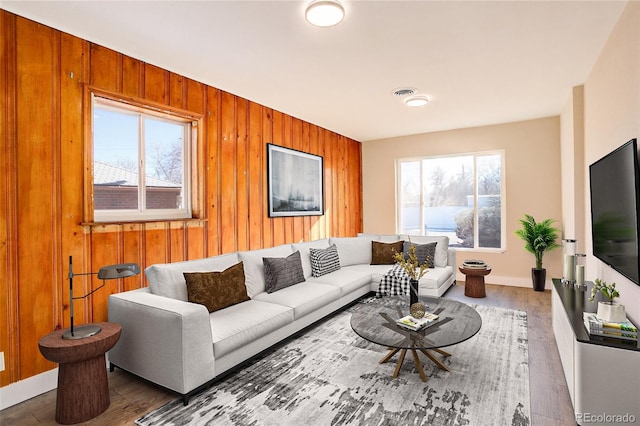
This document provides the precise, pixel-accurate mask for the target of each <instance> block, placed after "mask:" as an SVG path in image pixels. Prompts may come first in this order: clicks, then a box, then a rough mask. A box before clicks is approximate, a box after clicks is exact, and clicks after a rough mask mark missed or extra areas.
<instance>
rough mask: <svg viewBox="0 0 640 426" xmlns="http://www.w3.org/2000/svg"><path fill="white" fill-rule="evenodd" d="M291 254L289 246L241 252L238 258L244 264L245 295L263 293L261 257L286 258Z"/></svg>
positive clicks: (262, 264) (291, 250)
mask: <svg viewBox="0 0 640 426" xmlns="http://www.w3.org/2000/svg"><path fill="white" fill-rule="evenodd" d="M291 253H293V249H292V248H291V244H284V245H281V246H276V247H271V248H267V249H260V250H251V251H241V252H238V257H239V258H240V260H242V262H243V263H244V282H245V284H246V285H247V294H248V295H249V297H251V298H252V299H253V296H255V295H256V294H260V293H262V292H264V291H265V285H266V284H265V280H264V263H263V262H262V258H263V257H286V256H289V255H290V254H291Z"/></svg>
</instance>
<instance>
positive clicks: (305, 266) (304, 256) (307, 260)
mask: <svg viewBox="0 0 640 426" xmlns="http://www.w3.org/2000/svg"><path fill="white" fill-rule="evenodd" d="M291 246H292V247H293V250H298V251H299V252H300V259H301V261H302V270H303V271H304V277H305V278H309V277H310V276H311V257H310V255H309V249H312V248H314V249H325V248H327V247H329V239H328V238H323V239H320V240H315V241H306V242H303V243H297V244H292V245H291Z"/></svg>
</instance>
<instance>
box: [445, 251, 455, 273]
mask: <svg viewBox="0 0 640 426" xmlns="http://www.w3.org/2000/svg"><path fill="white" fill-rule="evenodd" d="M447 265H449V266H451V267H452V268H453V276H454V277H455V276H456V270H457V269H458V265H456V251H455V250H454V249H448V250H447Z"/></svg>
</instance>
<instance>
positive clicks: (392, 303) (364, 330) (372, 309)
mask: <svg viewBox="0 0 640 426" xmlns="http://www.w3.org/2000/svg"><path fill="white" fill-rule="evenodd" d="M420 301H421V302H422V303H424V304H425V305H426V307H427V311H428V312H431V313H435V314H437V315H438V316H439V318H438V319H437V320H436V321H434V322H433V323H431V324H429V326H427V328H425V329H422V330H420V331H411V330H407V329H405V328H402V327H400V326H398V325H396V320H397V319H399V318H402V317H403V316H405V315H408V314H409V296H394V297H382V298H379V299H376V300H374V301H372V302H370V303H368V304H363V305H362V306H361V307H360V309H359V310H357V311H356V312H354V313H353V314H352V315H351V328H353V331H355V332H356V334H358V335H359V336H360V337H362V338H363V339H365V340H368V341H370V342H372V343H375V344H378V345H382V346H386V347H387V348H389V353H388V354H387V355H385V357H384V358H382V359H381V360H380V364H383V363H385V362H387V361H389V360H390V359H391V358H392V357H393V356H394V355H395V354H397V353H398V352H400V356H399V358H398V361H397V363H396V369H395V371H394V373H393V378H394V379H395V378H397V377H398V374H399V373H400V368H401V367H402V363H403V362H404V358H405V356H406V354H407V351H411V353H412V354H413V360H414V361H415V364H416V369H417V370H418V373H420V378H421V379H422V381H423V382H426V381H427V376H426V375H425V373H424V369H423V368H422V362H421V361H420V357H419V356H418V352H421V353H423V354H424V355H426V357H427V358H429V359H430V360H431V361H432V362H433V363H435V364H436V365H437V366H438V367H439V368H441V369H442V370H446V371H449V368H447V366H446V365H444V364H443V363H442V361H441V360H440V359H438V358H437V356H436V355H435V354H434V352H435V353H437V354H440V355H442V356H443V357H445V358H446V357H449V356H451V354H449V353H447V352H445V351H444V350H442V348H444V347H447V346H452V345H456V344H458V343H462V342H464V341H465V340H467V339H470V338H471V337H473V336H475V335H476V333H477V332H478V331H480V327H481V326H482V319H481V318H480V315H479V314H478V312H477V311H476V310H475V309H473V308H472V307H470V306H469V305H466V304H464V303H461V302H458V301H455V300H450V299H443V298H433V297H423V296H421V297H420Z"/></svg>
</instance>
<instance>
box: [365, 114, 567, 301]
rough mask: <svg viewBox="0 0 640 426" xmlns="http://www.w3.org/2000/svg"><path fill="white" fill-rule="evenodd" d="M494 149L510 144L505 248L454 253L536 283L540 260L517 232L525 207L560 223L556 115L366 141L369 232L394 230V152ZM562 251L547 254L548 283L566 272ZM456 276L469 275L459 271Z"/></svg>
mask: <svg viewBox="0 0 640 426" xmlns="http://www.w3.org/2000/svg"><path fill="white" fill-rule="evenodd" d="M492 150H504V152H505V179H506V218H505V221H506V247H505V250H504V251H502V252H495V251H473V250H460V251H459V252H458V256H457V260H458V263H459V264H461V263H462V261H463V260H464V259H468V258H480V259H484V260H486V261H487V263H488V264H489V265H490V266H491V268H492V271H491V274H490V275H488V276H487V277H486V278H485V280H486V282H488V283H492V284H505V285H516V286H526V287H531V268H532V267H534V266H535V260H534V257H533V255H532V254H530V253H529V252H527V251H525V249H524V243H523V242H522V241H521V240H520V239H518V238H517V237H516V236H515V235H514V232H515V230H516V229H518V228H519V227H520V224H519V222H518V219H520V218H522V217H523V215H524V213H528V214H531V215H532V216H534V217H535V218H536V219H538V220H542V219H547V218H552V219H554V220H556V221H557V222H556V226H558V227H560V226H561V219H562V207H561V205H562V200H561V185H560V181H561V178H560V119H559V117H548V118H541V119H538V120H529V121H523V122H517V123H507V124H498V125H494V126H484V127H475V128H467V129H458V130H451V131H445V132H435V133H427V134H420V135H413V136H404V137H397V138H391V139H383V140H378V141H369V142H364V143H363V144H362V175H363V205H364V209H363V211H364V217H363V222H364V223H363V225H364V232H367V233H374V234H375V233H394V232H396V229H395V226H396V212H395V197H396V192H395V179H396V176H395V161H396V159H398V158H407V157H420V156H435V155H450V154H462V153H469V152H481V151H492ZM561 255H562V251H561V249H556V250H555V251H552V252H550V253H548V254H547V255H545V257H544V264H543V266H544V267H545V268H547V281H548V282H547V289H549V288H550V280H551V278H553V277H560V276H561V274H562V265H561V260H560V259H561V257H562V256H561ZM457 279H459V280H462V281H464V277H463V276H462V275H461V274H460V273H458V277H457Z"/></svg>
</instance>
